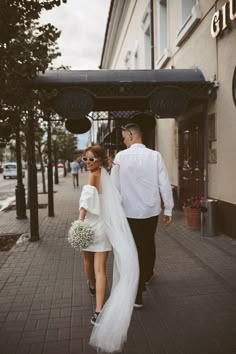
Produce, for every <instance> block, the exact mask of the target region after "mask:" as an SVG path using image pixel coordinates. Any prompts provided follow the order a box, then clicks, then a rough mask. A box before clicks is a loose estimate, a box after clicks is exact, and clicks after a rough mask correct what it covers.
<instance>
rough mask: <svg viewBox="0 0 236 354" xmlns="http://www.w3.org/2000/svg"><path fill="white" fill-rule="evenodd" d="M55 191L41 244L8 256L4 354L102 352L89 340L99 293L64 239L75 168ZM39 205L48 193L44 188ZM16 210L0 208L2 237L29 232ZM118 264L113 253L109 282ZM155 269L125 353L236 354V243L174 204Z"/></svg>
mask: <svg viewBox="0 0 236 354" xmlns="http://www.w3.org/2000/svg"><path fill="white" fill-rule="evenodd" d="M85 181H86V173H83V174H81V175H80V182H81V183H85ZM55 189H56V190H57V193H55V194H54V197H55V217H54V218H49V217H48V216H47V214H48V211H47V209H40V210H39V220H40V241H38V242H30V243H27V244H24V245H22V246H14V247H13V248H12V249H11V250H10V251H8V252H1V253H0V353H1V354H15V353H17V354H20V353H22V354H28V353H30V354H54V353H55V354H80V353H95V351H94V350H93V349H92V348H90V347H89V345H88V340H89V336H90V333H91V329H92V326H91V325H90V317H91V315H92V313H93V309H94V298H92V297H91V296H90V295H89V293H88V290H87V288H86V281H85V277H84V273H83V267H82V258H81V255H80V253H79V252H75V251H74V250H73V249H71V248H70V247H69V245H68V242H67V240H66V235H67V231H68V229H69V226H70V223H71V222H72V221H73V220H74V219H75V218H76V217H77V213H78V201H79V195H80V191H81V189H74V188H73V187H72V178H71V176H70V175H68V176H67V177H66V178H60V184H59V185H58V186H56V188H55ZM39 202H40V203H45V202H47V196H46V195H41V194H39ZM15 215H16V214H15V211H8V212H1V213H0V230H1V231H0V233H1V234H2V233H6V232H7V233H9V232H11V233H19V232H28V231H29V220H28V219H27V220H17V219H16V217H15ZM111 268H112V257H110V258H109V262H108V278H109V284H110V282H111V273H112V269H111ZM156 274H157V275H156V277H155V278H154V279H153V281H152V282H151V284H150V285H149V286H148V287H147V291H146V292H145V295H144V302H145V306H144V308H143V309H142V310H134V313H133V317H132V321H131V326H130V329H129V333H128V340H127V343H126V345H125V347H124V350H123V353H126V354H235V353H236V339H235V338H236V241H235V240H232V239H230V238H229V237H226V236H223V235H221V236H218V237H212V238H202V237H201V235H200V232H199V231H191V230H189V229H188V228H187V227H186V226H185V220H184V218H183V215H182V213H181V212H178V211H175V213H174V220H173V223H172V224H171V225H169V226H167V227H166V226H163V225H162V224H161V222H160V223H159V225H158V231H157V262H156ZM114 320H115V319H114Z"/></svg>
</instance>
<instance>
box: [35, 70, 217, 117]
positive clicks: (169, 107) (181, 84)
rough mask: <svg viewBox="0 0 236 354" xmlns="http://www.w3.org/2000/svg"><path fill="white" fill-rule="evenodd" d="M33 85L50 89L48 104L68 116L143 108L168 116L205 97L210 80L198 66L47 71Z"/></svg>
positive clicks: (140, 109) (161, 115) (206, 96)
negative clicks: (160, 68)
mask: <svg viewBox="0 0 236 354" xmlns="http://www.w3.org/2000/svg"><path fill="white" fill-rule="evenodd" d="M32 88H37V89H43V90H46V91H51V92H53V94H52V95H51V96H53V99H52V100H51V105H52V106H53V108H54V109H55V111H56V112H57V113H59V114H60V115H62V116H64V117H67V118H72V119H77V118H76V117H79V118H81V117H83V116H85V115H86V114H88V113H89V112H90V111H143V110H147V111H151V112H153V113H154V114H157V115H158V116H160V117H168V118H169V117H176V116H178V115H180V114H181V113H183V111H184V110H185V109H186V108H187V107H188V105H189V104H191V105H194V104H198V102H199V101H200V102H201V103H202V101H203V100H207V99H208V97H209V94H210V91H211V83H209V82H206V81H205V79H204V76H203V74H202V72H201V71H200V70H199V69H173V70H171V69H163V70H90V71H77V70H49V71H46V73H45V74H40V75H39V76H38V77H37V78H36V79H35V80H33V81H32Z"/></svg>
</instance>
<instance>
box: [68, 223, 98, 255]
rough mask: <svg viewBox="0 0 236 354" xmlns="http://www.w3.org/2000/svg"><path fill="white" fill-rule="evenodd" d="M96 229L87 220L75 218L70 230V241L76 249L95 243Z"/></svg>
mask: <svg viewBox="0 0 236 354" xmlns="http://www.w3.org/2000/svg"><path fill="white" fill-rule="evenodd" d="M93 240H94V231H93V229H92V228H91V226H90V225H88V224H86V222H85V221H82V220H75V221H73V223H72V224H71V227H70V229H69V232H68V242H69V243H70V245H71V247H73V248H75V249H76V250H79V249H82V248H87V247H88V246H90V245H91V244H92V243H93Z"/></svg>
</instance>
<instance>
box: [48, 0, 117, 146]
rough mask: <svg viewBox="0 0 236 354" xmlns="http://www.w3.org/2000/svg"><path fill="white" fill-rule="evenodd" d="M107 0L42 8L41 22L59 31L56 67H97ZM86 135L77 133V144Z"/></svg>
mask: <svg viewBox="0 0 236 354" xmlns="http://www.w3.org/2000/svg"><path fill="white" fill-rule="evenodd" d="M109 6H110V0H67V4H62V5H61V6H59V7H56V8H54V9H53V10H51V11H44V12H43V13H42V16H41V23H43V24H44V23H48V22H50V23H52V24H53V25H54V26H55V27H57V28H58V29H59V30H60V31H61V37H60V39H59V40H58V44H59V49H60V52H61V54H62V55H61V57H59V58H57V59H56V61H55V62H54V63H53V64H54V66H55V67H59V66H60V65H65V66H69V67H70V68H71V69H74V70H76V69H77V70H97V69H98V67H99V65H100V62H101V55H102V48H103V42H104V37H105V30H106V24H107V18H108V12H109ZM87 139H88V134H82V135H79V147H80V148H84V146H85V145H86V142H87Z"/></svg>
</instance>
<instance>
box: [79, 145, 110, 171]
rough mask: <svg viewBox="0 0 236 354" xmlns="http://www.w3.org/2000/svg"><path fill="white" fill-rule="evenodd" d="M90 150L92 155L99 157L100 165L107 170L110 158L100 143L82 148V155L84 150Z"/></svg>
mask: <svg viewBox="0 0 236 354" xmlns="http://www.w3.org/2000/svg"><path fill="white" fill-rule="evenodd" d="M88 151H91V152H92V153H93V154H94V157H96V158H97V159H101V165H102V166H103V167H104V168H105V169H106V170H107V169H109V168H110V159H109V158H108V157H107V155H106V150H105V149H104V147H102V146H101V145H92V146H89V147H88V148H87V149H85V150H84V155H85V154H86V152H88Z"/></svg>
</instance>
